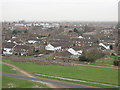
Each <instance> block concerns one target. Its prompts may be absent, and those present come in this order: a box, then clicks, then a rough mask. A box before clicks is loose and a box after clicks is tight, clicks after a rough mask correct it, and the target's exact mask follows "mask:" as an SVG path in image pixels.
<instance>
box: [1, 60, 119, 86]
mask: <svg viewBox="0 0 120 90" xmlns="http://www.w3.org/2000/svg"><path fill="white" fill-rule="evenodd" d="M3 61H5V62H8V63H11V64H13V65H16V66H18V67H20V68H22V69H24V70H26V71H28V72H30V73H41V74H47V75H52V76H59V77H66V78H74V79H81V80H86V81H95V82H101V83H109V84H116V85H117V84H118V70H116V69H110V68H97V67H83V66H72V67H64V66H57V65H47V66H43V65H36V64H33V63H20V62H13V61H10V60H3Z"/></svg>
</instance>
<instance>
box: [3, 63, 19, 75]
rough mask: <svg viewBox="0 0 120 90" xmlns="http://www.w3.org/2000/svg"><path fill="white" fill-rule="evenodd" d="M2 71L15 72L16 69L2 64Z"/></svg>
mask: <svg viewBox="0 0 120 90" xmlns="http://www.w3.org/2000/svg"><path fill="white" fill-rule="evenodd" d="M2 72H6V73H12V74H16V73H17V72H16V70H14V69H13V68H12V67H10V66H7V65H4V64H3V65H2Z"/></svg>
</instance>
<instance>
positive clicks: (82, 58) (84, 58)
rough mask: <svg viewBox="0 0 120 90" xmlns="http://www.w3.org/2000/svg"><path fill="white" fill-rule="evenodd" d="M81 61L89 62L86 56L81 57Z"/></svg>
mask: <svg viewBox="0 0 120 90" xmlns="http://www.w3.org/2000/svg"><path fill="white" fill-rule="evenodd" d="M79 61H83V62H84V61H87V58H86V57H85V56H80V57H79Z"/></svg>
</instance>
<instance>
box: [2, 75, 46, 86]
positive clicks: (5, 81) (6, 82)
mask: <svg viewBox="0 0 120 90" xmlns="http://www.w3.org/2000/svg"><path fill="white" fill-rule="evenodd" d="M36 86H37V87H39V88H40V87H47V86H46V85H43V84H40V83H36V82H31V81H27V80H22V79H16V78H12V77H7V76H3V77H2V88H9V87H10V88H33V87H36ZM37 87H36V88H37Z"/></svg>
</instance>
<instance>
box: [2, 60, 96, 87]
mask: <svg viewBox="0 0 120 90" xmlns="http://www.w3.org/2000/svg"><path fill="white" fill-rule="evenodd" d="M0 64H4V65H7V66H10V67H13V68H15V69H16V70H17V71H18V72H20V73H22V74H23V75H25V76H18V75H13V74H8V73H1V72H0V75H4V76H9V77H14V78H19V79H25V80H31V81H35V82H39V83H43V84H46V85H48V86H49V87H50V88H58V87H55V86H54V85H56V86H57V85H58V86H64V87H66V88H96V87H93V86H87V85H80V84H75V83H68V82H64V81H58V80H51V79H45V78H38V77H35V76H32V75H31V74H29V73H27V72H26V71H24V70H22V69H20V68H18V67H16V66H14V65H12V64H9V63H5V62H2V63H0Z"/></svg>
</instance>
